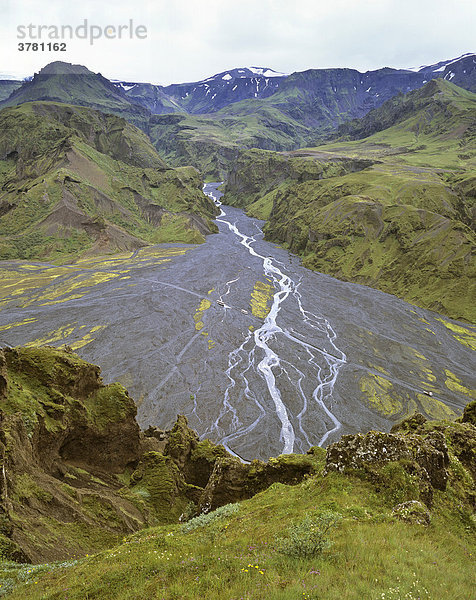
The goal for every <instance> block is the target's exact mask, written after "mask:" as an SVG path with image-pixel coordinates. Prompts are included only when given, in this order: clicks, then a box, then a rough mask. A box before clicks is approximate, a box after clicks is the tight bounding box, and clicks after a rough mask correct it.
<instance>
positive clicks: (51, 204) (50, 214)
mask: <svg viewBox="0 0 476 600" xmlns="http://www.w3.org/2000/svg"><path fill="white" fill-rule="evenodd" d="M0 121H1V129H0V130H1V131H2V136H1V138H0V156H2V157H3V160H1V161H0V179H1V181H2V185H3V193H2V195H1V196H0V207H2V209H1V210H0V215H1V216H0V235H1V236H2V238H1V242H0V257H1V258H3V259H7V258H32V257H35V258H49V259H59V258H61V257H64V258H66V257H70V255H71V254H74V255H77V254H78V253H81V252H84V251H85V250H88V249H89V250H90V251H94V252H96V253H97V252H108V251H113V250H124V249H135V248H137V247H140V246H141V245H145V244H147V243H157V242H162V241H185V242H200V241H203V239H204V238H203V233H204V231H205V230H206V229H207V227H212V228H213V225H212V224H211V223H210V220H209V219H210V217H212V216H213V215H214V210H215V209H214V207H213V205H212V204H211V202H210V201H209V200H208V199H207V198H206V197H205V196H204V195H203V194H202V192H201V190H200V187H201V181H200V178H199V176H198V173H197V172H196V171H195V170H194V169H192V168H181V169H169V168H168V167H167V166H166V165H165V163H164V162H163V160H162V159H161V158H160V157H159V156H158V154H157V152H156V151H155V149H154V148H153V147H152V145H151V143H150V141H149V140H148V138H147V136H146V135H145V134H144V133H142V132H141V131H140V130H138V129H136V128H135V127H134V126H132V125H130V124H128V123H127V122H126V121H124V120H123V119H120V118H118V117H115V116H113V115H105V114H103V113H100V112H98V111H94V110H91V109H88V108H80V107H73V106H70V105H65V104H55V103H27V104H23V105H21V106H19V107H15V108H8V109H5V110H3V111H2V112H1V113H0ZM191 213H195V214H197V215H198V216H199V217H200V219H201V220H202V221H203V229H202V231H200V229H197V228H196V227H194V226H193V224H192V222H191V220H190V214H191Z"/></svg>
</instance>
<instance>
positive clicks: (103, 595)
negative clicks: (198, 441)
mask: <svg viewBox="0 0 476 600" xmlns="http://www.w3.org/2000/svg"><path fill="white" fill-rule="evenodd" d="M438 427H443V428H444V427H450V429H451V427H452V426H451V425H450V424H449V423H448V422H446V423H445V422H441V423H439V424H438V423H432V424H431V426H430V427H429V428H428V430H431V429H434V428H436V429H438ZM454 427H455V426H454ZM468 427H469V426H468ZM467 431H469V430H468V429H467ZM317 456H318V460H320V461H321V468H320V472H319V473H318V474H317V475H314V476H311V477H309V478H308V479H307V480H306V481H305V482H303V483H302V484H300V485H297V486H286V485H283V484H280V483H275V484H273V485H272V486H271V487H270V488H268V489H267V490H266V491H264V492H261V493H259V494H257V495H256V496H254V497H253V498H252V499H250V500H247V501H244V502H241V503H240V505H239V506H237V505H235V506H234V507H232V508H228V509H227V510H226V511H222V514H224V516H222V517H220V512H219V511H217V513H216V516H215V514H214V513H211V514H210V517H209V518H208V523H204V524H203V525H201V526H198V525H199V524H198V523H197V526H196V527H195V528H193V525H195V524H194V522H193V521H192V522H191V524H192V527H190V526H189V527H188V529H189V531H187V527H186V528H182V527H181V526H180V525H168V526H162V527H157V528H152V529H146V530H144V531H142V532H139V533H137V534H135V535H133V536H129V537H125V538H124V539H123V541H122V543H121V544H120V545H118V546H116V547H114V548H112V549H110V550H106V551H104V552H101V553H99V554H96V555H95V556H89V557H88V556H87V557H85V558H82V559H79V560H74V561H70V562H68V563H63V564H48V565H38V566H35V567H31V566H18V565H14V564H12V563H4V564H3V565H1V566H0V576H1V577H2V578H3V579H4V581H3V586H4V588H5V587H6V589H7V590H11V589H12V588H13V587H14V586H15V585H18V584H19V586H18V587H17V588H16V589H15V590H14V591H13V592H12V593H11V594H9V595H7V597H8V598H11V599H12V600H13V599H20V598H24V597H25V595H27V596H28V598H31V600H36V599H38V600H39V599H42V600H47V599H50V598H51V599H53V598H63V597H65V598H66V597H67V598H68V600H83V599H84V598H89V599H91V600H92V599H99V598H100V599H101V600H109V599H111V600H113V599H114V600H126V599H134V600H139V599H144V600H145V599H152V598H157V599H162V598H166V599H167V600H169V599H170V600H171V599H177V600H178V599H196V598H207V599H208V600H226V599H229V600H238V599H240V598H248V599H251V598H253V599H254V600H273V599H275V600H278V599H279V600H286V599H289V600H291V599H293V600H294V599H296V598H305V599H309V600H318V599H319V600H334V599H336V598H339V599H342V600H362V599H363V598H365V599H366V600H377V599H381V598H384V599H386V600H403V599H406V600H417V599H418V598H420V599H425V598H428V599H433V600H440V599H443V598H444V599H445V600H457V599H466V598H468V599H469V598H470V597H471V594H472V591H473V590H474V577H473V570H472V569H473V563H474V553H475V550H476V548H475V545H474V520H473V518H472V517H471V516H470V514H471V509H470V507H469V505H468V504H467V503H466V502H467V501H464V502H462V501H461V498H463V497H464V494H465V492H464V491H463V490H464V489H466V492H467V491H468V490H469V489H470V485H471V484H470V483H469V481H470V480H469V479H468V474H467V472H464V470H462V467H461V464H460V463H459V461H458V460H456V459H455V456H454V455H453V453H452V452H451V450H450V465H449V467H448V469H449V473H450V479H449V484H448V488H447V490H446V492H436V493H435V497H434V504H433V508H432V510H431V524H430V525H429V526H428V527H425V526H423V525H416V524H409V523H404V522H401V521H399V520H397V519H396V518H395V517H394V516H393V515H392V507H393V506H394V505H395V504H396V503H399V502H402V501H405V500H408V499H411V498H413V497H414V492H413V491H412V490H413V489H414V485H413V483H412V479H411V477H410V478H408V477H405V476H404V475H403V471H402V470H401V469H400V468H399V467H398V466H396V463H390V464H391V465H394V466H392V467H390V466H389V467H387V468H386V469H385V480H384V481H385V483H384V485H382V480H380V483H378V480H376V482H375V483H371V482H370V481H369V480H368V478H366V477H365V476H364V477H363V476H362V473H359V472H356V473H355V474H351V473H350V474H343V473H338V472H333V473H329V474H327V475H325V476H324V475H323V474H322V469H323V466H324V451H322V450H320V451H317ZM465 486H466V487H465ZM229 506H230V505H229ZM323 510H331V511H333V512H337V513H338V514H340V515H341V516H342V520H341V522H340V523H339V524H338V525H337V526H336V527H335V528H334V529H332V530H331V531H330V532H329V537H330V539H331V541H332V542H333V545H332V546H331V547H330V548H329V549H327V550H325V551H324V552H323V553H322V554H321V555H316V556H310V557H296V558H294V557H292V556H289V555H287V554H283V553H282V552H281V551H279V541H278V540H279V538H280V537H282V536H283V535H284V534H285V533H286V530H287V528H288V527H289V526H290V525H291V524H296V523H299V522H301V521H302V520H303V518H304V517H305V516H306V515H307V516H318V515H319V514H321V513H322V511H323ZM202 522H203V520H202ZM289 545H292V544H289V543H288V547H289ZM0 593H1V592H0Z"/></svg>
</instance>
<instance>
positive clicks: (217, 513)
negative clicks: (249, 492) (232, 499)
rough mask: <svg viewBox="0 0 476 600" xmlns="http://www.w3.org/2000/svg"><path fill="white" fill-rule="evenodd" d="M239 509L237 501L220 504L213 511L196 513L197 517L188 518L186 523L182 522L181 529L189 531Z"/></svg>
mask: <svg viewBox="0 0 476 600" xmlns="http://www.w3.org/2000/svg"><path fill="white" fill-rule="evenodd" d="M239 510H240V505H239V503H236V504H225V506H220V508H217V509H216V510H214V511H213V512H210V513H204V514H201V515H198V517H195V518H194V519H190V521H187V523H184V524H183V525H182V527H181V528H182V531H183V532H184V533H189V532H190V531H193V530H194V529H198V528H199V527H205V526H206V525H210V523H213V522H215V521H217V520H219V519H223V518H224V517H229V516H230V515H233V514H235V513H237V512H238V511H239Z"/></svg>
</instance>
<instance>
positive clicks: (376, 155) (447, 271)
mask: <svg viewBox="0 0 476 600" xmlns="http://www.w3.org/2000/svg"><path fill="white" fill-rule="evenodd" d="M344 130H345V131H347V132H348V133H349V135H352V136H354V137H358V136H361V135H365V134H366V133H368V132H372V131H374V132H375V133H373V134H372V135H370V136H369V137H366V138H364V139H359V140H356V141H340V140H336V141H335V142H332V143H329V144H326V145H323V146H319V147H317V148H309V149H303V150H299V151H296V152H289V153H282V154H275V153H270V152H264V151H260V150H253V151H250V152H244V153H242V155H241V156H240V157H239V159H238V160H237V163H236V166H235V168H234V169H233V170H232V171H231V173H230V176H229V178H228V182H227V186H226V190H225V191H226V194H225V196H224V202H225V203H229V204H237V205H240V206H246V207H247V211H248V213H249V214H250V215H252V216H256V217H258V218H262V219H267V221H268V222H267V224H266V225H265V233H266V236H267V238H268V239H270V240H273V241H277V242H279V243H282V244H284V245H285V246H286V247H288V248H289V249H290V250H292V251H293V252H296V253H298V254H300V255H301V256H303V262H304V264H305V266H307V267H310V268H313V269H315V270H318V271H321V272H324V273H328V274H331V275H334V276H336V277H338V278H341V279H344V280H350V281H355V282H357V283H363V284H365V285H370V286H372V287H377V288H378V289H381V290H383V291H385V292H389V293H393V294H395V295H397V296H399V297H401V298H403V299H405V300H407V301H409V302H412V303H414V304H417V305H419V306H422V307H425V308H430V309H433V310H436V311H438V312H441V313H444V314H447V315H449V316H451V317H453V318H456V319H466V320H468V321H473V322H474V321H475V319H476V313H475V308H474V303H473V302H472V298H473V297H474V295H475V293H476V290H475V275H476V267H475V262H474V257H473V255H472V251H473V249H474V244H475V241H476V238H475V233H474V216H475V213H474V198H475V196H476V187H475V184H476V152H475V135H476V95H475V94H473V93H471V92H467V91H465V90H461V89H460V88H458V87H456V86H454V85H452V84H451V83H448V82H446V81H442V80H437V81H432V82H430V83H428V84H427V85H426V86H425V87H424V88H422V89H421V90H417V91H415V92H411V93H410V94H408V95H407V96H400V97H397V98H395V99H392V100H389V101H388V102H387V103H386V104H384V105H383V106H382V107H381V108H379V109H376V110H375V111H373V112H371V113H369V114H368V115H367V116H366V117H365V118H364V119H362V120H360V121H355V122H352V123H350V124H348V125H346V127H345V128H342V131H344Z"/></svg>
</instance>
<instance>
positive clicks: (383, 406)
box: [359, 373, 403, 417]
mask: <svg viewBox="0 0 476 600" xmlns="http://www.w3.org/2000/svg"><path fill="white" fill-rule="evenodd" d="M359 386H360V390H361V392H362V393H363V394H364V395H365V397H366V399H367V401H368V403H369V405H370V408H372V409H373V410H376V411H377V412H378V413H380V414H381V415H383V416H384V417H391V416H393V415H397V414H398V413H400V412H401V411H402V410H403V404H402V402H400V401H399V400H397V399H396V398H395V397H394V396H392V395H391V394H390V390H391V389H392V388H393V384H392V382H391V381H389V380H388V379H386V378H385V377H381V376H380V375H374V374H373V373H367V374H366V375H364V376H363V377H361V379H360V381H359Z"/></svg>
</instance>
